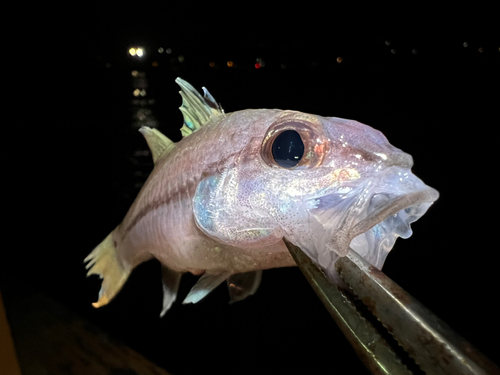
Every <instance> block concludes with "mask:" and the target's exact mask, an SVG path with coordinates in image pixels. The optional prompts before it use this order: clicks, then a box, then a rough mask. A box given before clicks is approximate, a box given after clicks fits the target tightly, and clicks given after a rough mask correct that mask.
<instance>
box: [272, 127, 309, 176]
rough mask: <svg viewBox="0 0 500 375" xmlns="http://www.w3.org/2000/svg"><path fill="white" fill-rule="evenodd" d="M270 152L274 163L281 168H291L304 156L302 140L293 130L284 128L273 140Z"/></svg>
mask: <svg viewBox="0 0 500 375" xmlns="http://www.w3.org/2000/svg"><path fill="white" fill-rule="evenodd" d="M272 154H273V158H274V160H275V161H276V163H277V164H278V165H279V166H280V167H283V168H293V167H295V166H296V165H297V164H298V163H299V161H300V160H301V159H302V156H304V142H302V138H301V137H300V135H299V133H297V132H296V131H295V130H285V131H284V132H282V133H281V134H279V135H278V136H277V137H276V138H275V139H274V142H273V145H272Z"/></svg>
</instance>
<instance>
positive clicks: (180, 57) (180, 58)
mask: <svg viewBox="0 0 500 375" xmlns="http://www.w3.org/2000/svg"><path fill="white" fill-rule="evenodd" d="M177 59H178V60H179V62H180V63H181V62H184V56H182V55H179V57H178V58H177Z"/></svg>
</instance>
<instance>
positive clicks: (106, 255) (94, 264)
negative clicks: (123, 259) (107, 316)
mask: <svg viewBox="0 0 500 375" xmlns="http://www.w3.org/2000/svg"><path fill="white" fill-rule="evenodd" d="M84 262H89V263H88V264H87V266H86V267H85V268H86V269H89V268H90V270H89V272H88V273H87V276H90V275H93V274H95V275H99V277H100V278H101V279H103V281H102V285H101V290H100V291H99V300H98V301H97V302H94V303H93V304H92V306H94V307H101V306H104V305H106V304H107V303H108V302H109V301H110V300H111V299H112V298H113V297H114V296H115V295H116V294H117V293H118V292H119V291H120V289H121V287H122V286H123V284H124V283H125V281H126V280H127V278H128V276H129V275H130V271H131V269H130V268H125V267H124V266H123V265H122V264H121V263H120V262H119V261H118V258H117V254H116V246H115V243H114V241H113V232H111V233H110V234H109V235H108V236H107V237H106V239H105V240H104V241H102V242H101V243H100V244H99V246H97V247H96V248H95V249H94V251H92V252H91V253H90V254H89V255H88V256H87V257H86V258H85V260H84Z"/></svg>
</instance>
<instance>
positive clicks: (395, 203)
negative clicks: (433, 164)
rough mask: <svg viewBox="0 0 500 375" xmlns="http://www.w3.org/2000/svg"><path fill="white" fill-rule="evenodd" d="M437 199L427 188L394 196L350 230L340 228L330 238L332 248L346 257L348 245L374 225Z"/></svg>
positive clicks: (435, 191)
mask: <svg viewBox="0 0 500 375" xmlns="http://www.w3.org/2000/svg"><path fill="white" fill-rule="evenodd" d="M438 198H439V193H438V191H437V190H435V189H433V188H431V187H429V186H425V188H424V189H421V190H418V191H415V192H411V193H407V194H403V195H399V196H396V197H394V198H392V199H391V200H390V201H389V202H387V203H386V204H384V205H383V206H381V207H379V208H377V209H376V210H375V211H373V212H372V213H370V214H369V215H368V216H367V217H366V218H364V219H363V220H361V221H359V222H358V223H356V224H355V225H354V226H352V227H351V228H341V229H339V230H338V231H336V232H335V233H334V234H333V235H332V237H331V241H332V247H333V249H334V251H335V252H336V253H337V254H338V255H339V256H346V255H347V253H348V252H349V245H350V243H351V241H352V240H353V239H354V238H355V237H357V236H359V235H360V234H363V233H366V232H367V231H369V230H370V229H371V228H373V227H374V226H375V225H377V224H379V223H381V222H383V221H384V220H385V219H387V218H388V217H390V216H391V215H394V214H396V213H398V212H399V211H401V210H404V209H407V208H410V207H414V206H419V205H421V204H424V203H433V202H434V201H435V200H437V199H438Z"/></svg>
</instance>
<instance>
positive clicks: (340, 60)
mask: <svg viewBox="0 0 500 375" xmlns="http://www.w3.org/2000/svg"><path fill="white" fill-rule="evenodd" d="M342 60H343V59H342V56H339V57H337V62H338V63H339V64H340V63H341V62H342Z"/></svg>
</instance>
